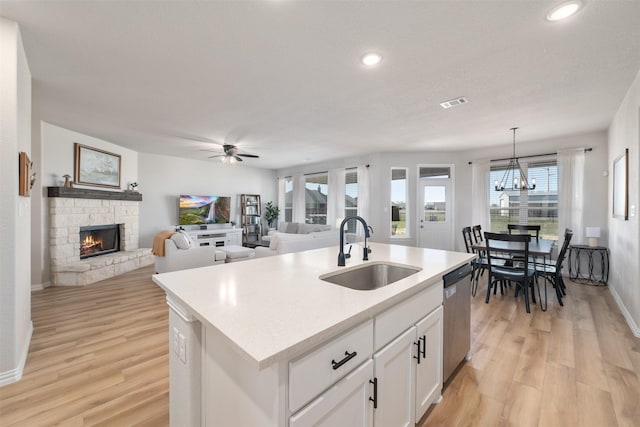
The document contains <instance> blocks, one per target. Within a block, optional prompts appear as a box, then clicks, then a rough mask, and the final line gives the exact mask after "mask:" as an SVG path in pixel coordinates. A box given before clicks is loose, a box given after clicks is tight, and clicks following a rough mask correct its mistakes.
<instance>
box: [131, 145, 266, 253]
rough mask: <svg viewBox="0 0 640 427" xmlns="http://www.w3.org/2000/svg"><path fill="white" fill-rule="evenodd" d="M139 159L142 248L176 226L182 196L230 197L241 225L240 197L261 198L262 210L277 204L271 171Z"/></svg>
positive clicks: (173, 159) (143, 156)
mask: <svg viewBox="0 0 640 427" xmlns="http://www.w3.org/2000/svg"><path fill="white" fill-rule="evenodd" d="M138 156H139V157H138V159H139V168H138V175H139V176H138V182H139V184H140V186H139V187H138V190H139V191H140V192H141V193H142V203H141V204H140V247H151V246H152V244H153V237H154V236H155V235H156V234H157V233H158V232H159V231H162V230H167V229H172V228H173V227H175V226H176V224H177V223H178V200H179V196H180V194H196V195H201V196H231V218H233V220H234V221H235V222H236V223H238V224H239V223H240V209H239V201H240V194H243V193H245V194H260V196H261V202H262V204H263V208H264V204H265V203H266V202H268V201H275V202H276V203H277V200H278V199H277V180H276V173H275V171H272V170H268V169H259V168H252V167H248V166H244V165H239V164H237V163H236V164H233V165H227V164H222V163H220V162H217V161H211V160H208V161H202V160H190V159H183V158H177V157H169V156H162V155H158V154H147V153H139V154H138Z"/></svg>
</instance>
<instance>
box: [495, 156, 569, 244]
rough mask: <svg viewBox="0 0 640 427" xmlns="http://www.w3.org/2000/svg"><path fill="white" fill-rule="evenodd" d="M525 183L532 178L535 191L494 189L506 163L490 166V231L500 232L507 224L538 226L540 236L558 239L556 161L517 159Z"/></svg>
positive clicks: (505, 167)
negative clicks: (524, 176)
mask: <svg viewBox="0 0 640 427" xmlns="http://www.w3.org/2000/svg"><path fill="white" fill-rule="evenodd" d="M520 166H521V167H522V169H523V171H524V172H525V173H526V174H527V180H528V182H530V183H531V182H532V181H533V178H535V180H536V181H535V182H536V188H535V189H534V190H526V191H518V190H515V191H513V190H504V191H496V190H495V185H494V182H495V181H498V182H499V181H500V180H501V179H502V178H503V175H504V172H505V170H506V169H507V163H504V164H498V165H492V166H491V177H490V179H489V182H490V186H491V188H490V193H489V194H490V196H489V211H490V214H491V231H492V232H494V233H499V232H501V231H504V230H506V229H507V224H530V225H540V226H541V228H540V237H541V238H545V239H557V238H558V164H557V161H556V159H555V156H553V158H552V159H549V158H547V159H545V160H538V161H529V162H527V163H525V162H522V161H521V162H520Z"/></svg>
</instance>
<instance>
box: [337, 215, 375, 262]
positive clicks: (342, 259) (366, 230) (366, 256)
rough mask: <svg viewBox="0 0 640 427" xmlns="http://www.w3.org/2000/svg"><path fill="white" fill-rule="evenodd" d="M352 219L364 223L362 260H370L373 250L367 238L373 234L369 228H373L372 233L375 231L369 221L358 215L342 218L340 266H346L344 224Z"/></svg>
mask: <svg viewBox="0 0 640 427" xmlns="http://www.w3.org/2000/svg"><path fill="white" fill-rule="evenodd" d="M352 219H355V220H358V221H360V222H361V223H362V226H363V227H364V254H363V255H364V256H363V257H362V260H363V261H368V260H369V252H371V249H369V247H368V246H367V238H370V237H371V234H369V230H371V233H373V228H371V227H370V226H369V225H367V221H365V220H364V219H363V218H362V217H359V216H357V215H353V216H348V217H346V218H345V219H344V220H342V224H340V253H339V254H338V267H344V266H345V256H344V226H345V224H346V223H347V222H348V221H349V220H352Z"/></svg>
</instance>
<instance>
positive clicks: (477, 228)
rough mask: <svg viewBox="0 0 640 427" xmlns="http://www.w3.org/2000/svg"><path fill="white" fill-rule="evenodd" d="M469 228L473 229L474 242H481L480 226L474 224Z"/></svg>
mask: <svg viewBox="0 0 640 427" xmlns="http://www.w3.org/2000/svg"><path fill="white" fill-rule="evenodd" d="M471 230H472V231H473V238H474V239H475V240H476V243H482V242H483V240H482V226H481V225H479V224H478V225H474V226H473V227H471Z"/></svg>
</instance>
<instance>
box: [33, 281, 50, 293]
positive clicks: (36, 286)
mask: <svg viewBox="0 0 640 427" xmlns="http://www.w3.org/2000/svg"><path fill="white" fill-rule="evenodd" d="M50 286H51V282H45V283H32V284H31V292H34V291H41V290H43V289H46V288H48V287H50Z"/></svg>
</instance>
